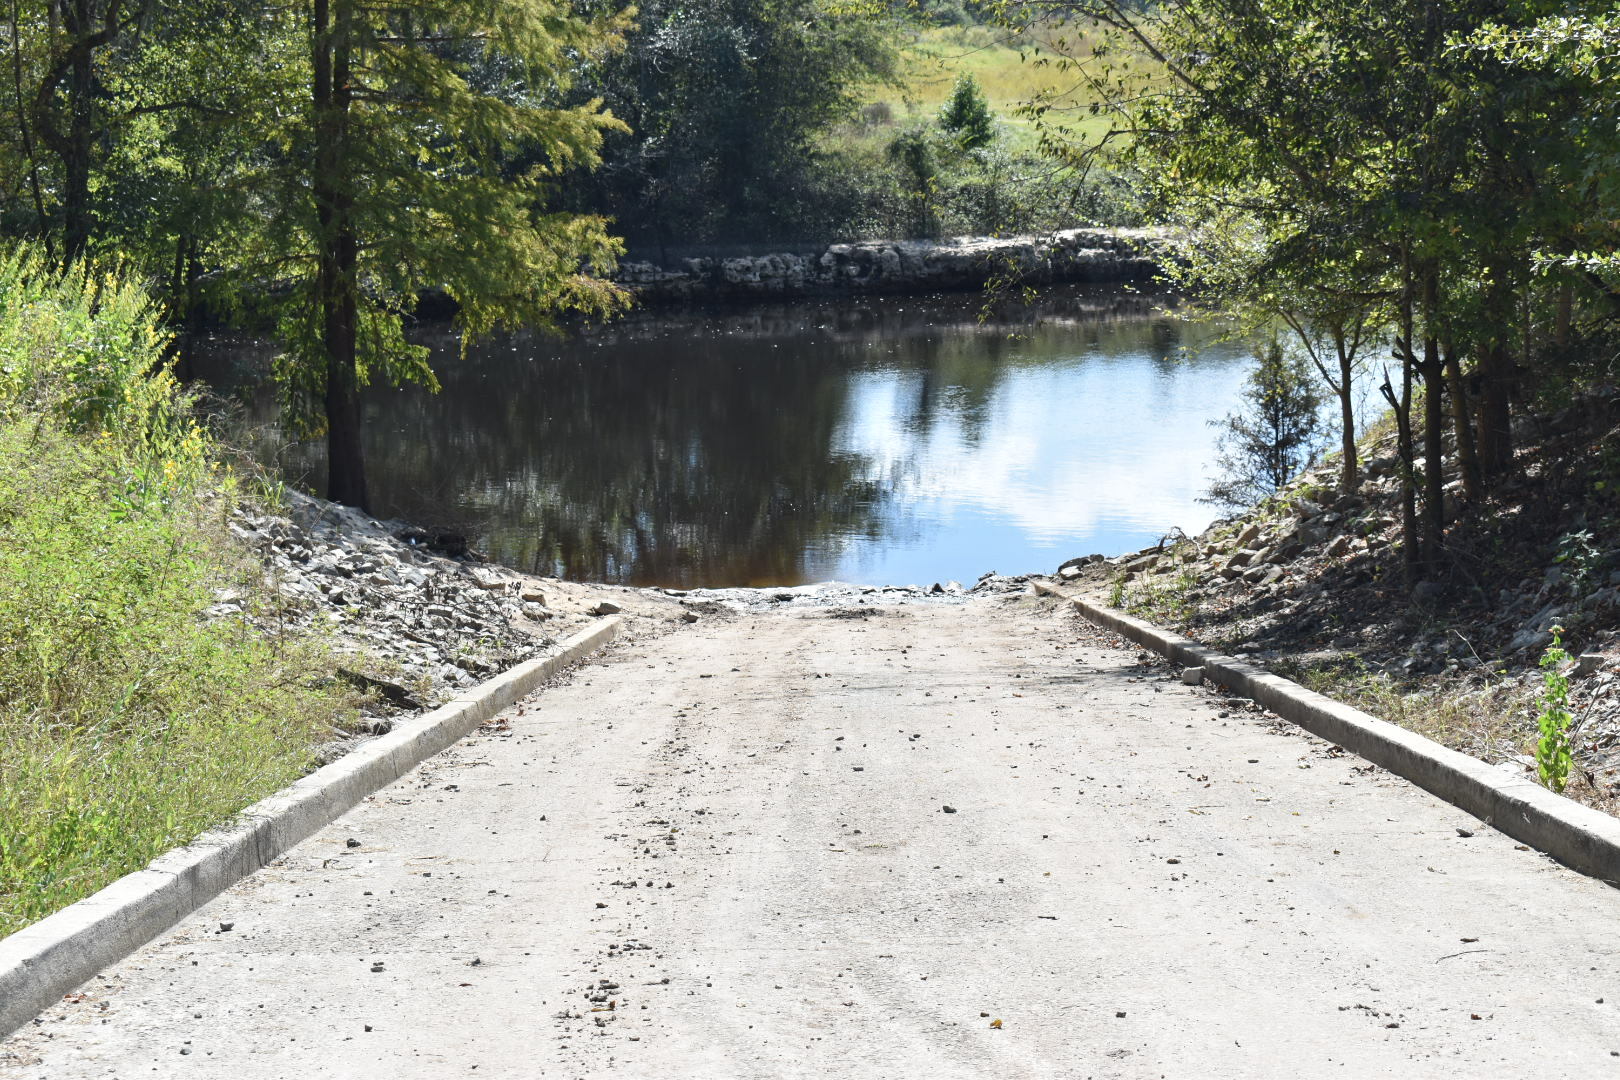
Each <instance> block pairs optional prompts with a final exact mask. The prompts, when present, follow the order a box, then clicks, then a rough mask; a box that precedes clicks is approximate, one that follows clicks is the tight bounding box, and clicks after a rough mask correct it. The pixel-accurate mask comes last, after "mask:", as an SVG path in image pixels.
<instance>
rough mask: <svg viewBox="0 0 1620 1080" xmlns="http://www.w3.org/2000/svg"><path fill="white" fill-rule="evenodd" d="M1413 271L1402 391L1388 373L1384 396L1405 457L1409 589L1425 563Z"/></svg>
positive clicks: (1404, 552)
mask: <svg viewBox="0 0 1620 1080" xmlns="http://www.w3.org/2000/svg"><path fill="white" fill-rule="evenodd" d="M1411 280H1412V279H1411V273H1410V270H1408V271H1407V273H1406V284H1405V287H1404V288H1403V289H1402V291H1401V308H1400V325H1401V338H1400V349H1399V352H1400V361H1401V392H1400V394H1399V395H1397V394H1396V393H1395V389H1394V388H1393V387H1392V386H1390V384H1389V374H1388V373H1387V372H1386V373H1385V375H1384V385H1383V387H1382V390H1383V394H1384V399H1385V400H1386V401H1388V402H1389V405H1390V408H1391V409H1392V410H1393V411H1394V413H1395V447H1396V452H1397V453H1398V454H1399V455H1400V459H1401V569H1402V572H1403V575H1404V577H1405V579H1406V586H1407V588H1411V587H1412V586H1413V585H1416V584H1417V581H1418V570H1419V567H1420V566H1421V565H1422V552H1421V550H1420V548H1421V547H1422V541H1421V540H1420V538H1419V535H1418V519H1417V471H1416V461H1415V459H1416V457H1417V454H1416V452H1415V448H1414V447H1413V443H1412V365H1413V357H1412V287H1411Z"/></svg>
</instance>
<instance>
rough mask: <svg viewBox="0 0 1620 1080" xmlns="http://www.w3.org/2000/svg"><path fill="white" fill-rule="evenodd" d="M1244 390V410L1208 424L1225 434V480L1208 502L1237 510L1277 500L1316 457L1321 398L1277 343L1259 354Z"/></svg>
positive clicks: (1219, 460)
mask: <svg viewBox="0 0 1620 1080" xmlns="http://www.w3.org/2000/svg"><path fill="white" fill-rule="evenodd" d="M1255 359H1256V361H1257V362H1258V363H1257V364H1256V366H1255V369H1254V370H1253V371H1252V372H1250V373H1249V378H1248V384H1247V385H1246V386H1245V387H1244V390H1243V410H1242V411H1241V412H1235V413H1231V414H1229V415H1227V416H1226V418H1225V419H1223V420H1212V421H1210V423H1212V424H1214V425H1215V426H1216V427H1219V428H1221V429H1222V431H1221V434H1220V437H1219V439H1218V445H1219V446H1220V452H1219V454H1218V455H1217V456H1216V459H1215V461H1216V464H1217V465H1218V466H1220V469H1221V477H1220V479H1218V480H1216V481H1215V482H1214V483H1212V484H1211V485H1210V487H1209V493H1208V496H1207V498H1206V499H1205V500H1204V501H1205V502H1211V503H1215V504H1217V505H1219V506H1225V507H1231V508H1239V507H1245V506H1250V505H1252V504H1254V503H1257V502H1259V501H1260V500H1262V499H1264V498H1266V497H1267V496H1269V495H1272V494H1274V493H1275V492H1276V491H1277V490H1278V489H1280V488H1281V487H1282V486H1283V485H1284V484H1286V483H1288V481H1290V480H1292V479H1293V478H1294V477H1296V476H1298V475H1299V474H1300V473H1301V472H1302V471H1304V469H1305V468H1306V466H1308V465H1310V463H1311V462H1312V460H1314V459H1315V457H1316V451H1317V437H1318V433H1319V432H1320V430H1321V411H1322V398H1321V396H1320V395H1319V394H1317V392H1316V390H1315V389H1314V388H1313V387H1312V386H1311V375H1310V371H1309V370H1308V369H1307V368H1306V366H1305V362H1304V361H1303V360H1302V359H1301V358H1300V357H1299V356H1297V355H1292V354H1290V353H1288V352H1287V351H1286V350H1285V349H1284V348H1283V347H1282V344H1281V343H1280V342H1278V341H1277V339H1275V338H1273V339H1272V340H1271V342H1270V344H1268V345H1267V346H1266V347H1265V348H1264V349H1260V350H1257V351H1256V353H1255Z"/></svg>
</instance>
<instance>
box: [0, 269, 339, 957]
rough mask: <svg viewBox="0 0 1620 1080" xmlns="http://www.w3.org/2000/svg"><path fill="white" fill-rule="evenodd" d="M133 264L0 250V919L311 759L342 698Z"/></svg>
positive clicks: (127, 860)
mask: <svg viewBox="0 0 1620 1080" xmlns="http://www.w3.org/2000/svg"><path fill="white" fill-rule="evenodd" d="M165 344H166V339H165V336H164V334H163V333H162V332H161V329H160V327H159V322H158V319H157V313H156V311H155V310H154V308H153V307H152V305H151V303H150V301H149V300H148V298H147V297H146V295H145V294H144V292H143V291H142V289H141V288H140V287H139V286H138V285H137V284H135V283H133V282H131V281H130V280H128V279H127V278H125V277H122V276H120V275H118V274H116V273H106V272H101V271H97V270H94V269H90V270H80V271H76V272H74V273H71V274H68V275H66V276H64V275H62V274H60V273H59V272H57V271H55V270H54V269H53V268H52V267H51V266H49V265H48V264H47V263H46V262H45V261H44V260H43V259H42V258H41V257H40V256H39V255H38V254H37V253H35V252H30V251H27V250H24V251H21V252H17V253H13V254H10V255H6V256H0V934H5V933H10V932H12V931H14V930H16V929H19V928H20V927H22V926H25V925H27V924H28V923H30V922H33V921H34V920H36V919H38V918H41V917H42V916H44V915H46V914H49V913H50V912H51V911H54V910H56V909H57V908H59V907H61V906H63V905H65V904H68V903H71V902H72V901H74V900H76V899H79V898H80V897H82V896H85V895H87V894H89V893H90V892H93V891H95V890H96V889H98V888H100V887H101V886H103V885H105V884H107V883H108V882H109V881H111V880H113V879H115V878H117V877H118V876H120V875H122V874H124V873H127V872H129V871H130V870H133V869H137V868H139V867H140V866H142V865H143V864H144V863H146V862H147V861H148V860H150V859H151V858H152V857H153V856H154V855H156V854H158V853H160V852H162V851H163V850H165V849H167V848H168V847H171V846H173V845H175V844H177V843H182V842H184V841H186V840H189V839H191V838H192V837H194V836H196V835H197V834H198V833H199V832H202V831H203V830H205V829H207V828H209V827H210V826H212V825H215V824H218V823H220V822H222V821H224V820H226V819H228V818H229V817H230V816H231V815H232V814H233V813H234V812H236V811H237V810H239V809H241V808H242V807H244V806H245V805H247V804H249V803H251V802H252V801H254V800H255V799H257V798H259V797H261V796H263V795H265V794H268V793H269V792H271V791H274V790H275V789H276V788H278V787H281V786H282V785H284V784H286V783H287V782H288V781H290V780H292V779H294V778H296V777H297V776H298V775H300V774H301V773H302V772H303V771H305V770H306V769H307V768H308V767H309V765H310V763H311V751H312V747H313V746H314V744H315V743H316V741H318V740H319V738H321V737H322V736H323V734H324V733H325V732H327V731H329V730H330V727H331V725H332V724H333V722H334V720H335V719H336V718H337V716H338V714H339V712H340V710H341V709H342V708H343V702H342V701H341V700H340V699H339V697H338V696H337V695H335V694H334V693H332V692H329V691H327V690H324V689H321V688H319V687H318V686H316V685H313V684H312V681H311V680H312V676H318V675H319V673H320V671H321V669H322V665H321V662H320V653H319V650H318V647H317V645H316V643H313V642H308V641H304V642H297V641H292V640H287V639H283V638H281V637H279V636H278V635H276V634H275V633H272V632H267V631H266V630H263V629H261V628H260V627H262V626H265V625H271V623H272V620H270V618H269V615H270V604H271V598H270V596H269V595H268V594H267V592H266V591H265V588H264V586H263V584H262V577H261V575H260V574H259V573H258V571H257V567H256V566H255V565H254V563H253V561H252V559H251V556H250V555H249V554H248V553H247V552H245V551H242V550H239V549H238V548H237V547H236V546H235V545H234V544H233V541H232V540H231V537H230V534H229V531H228V529H227V516H228V512H229V508H230V506H231V504H232V500H234V499H236V498H238V497H239V496H240V492H239V491H238V486H239V485H238V481H237V479H236V477H235V476H234V475H233V473H232V472H231V470H230V469H229V468H226V467H224V466H222V465H221V464H220V460H219V456H218V454H217V452H216V449H217V448H216V447H215V446H214V444H213V443H212V441H211V440H210V438H209V436H208V434H207V432H206V431H205V430H204V429H203V428H202V427H201V426H200V425H199V424H198V423H197V422H196V420H195V419H194V417H193V415H192V413H191V409H190V402H189V401H188V400H187V397H186V395H185V394H184V392H183V391H182V390H181V388H180V387H178V386H177V385H176V384H175V382H174V380H173V379H172V377H171V376H170V374H169V372H168V370H167V368H166V366H165V365H164V363H163V352H164V347H165Z"/></svg>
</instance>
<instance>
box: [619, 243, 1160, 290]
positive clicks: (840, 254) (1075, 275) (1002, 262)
mask: <svg viewBox="0 0 1620 1080" xmlns="http://www.w3.org/2000/svg"><path fill="white" fill-rule="evenodd" d="M1164 247H1165V242H1164V240H1163V239H1162V237H1160V236H1159V234H1157V233H1154V232H1152V231H1150V230H1144V229H1106V230H1104V229H1067V230H1063V231H1060V232H1056V233H1052V234H1049V235H1045V236H1009V237H955V238H952V239H946V240H868V241H862V242H859V243H849V244H833V245H831V246H829V247H827V248H825V249H823V250H820V251H814V252H803V253H792V252H782V253H776V254H769V255H741V256H731V257H725V256H710V257H701V258H687V259H680V260H675V261H672V264H671V265H667V266H661V265H658V264H657V263H652V262H645V261H627V262H623V263H620V264H619V270H618V273H617V275H616V277H615V280H616V281H617V282H618V283H619V284H620V285H623V286H625V287H626V288H628V289H629V290H630V291H631V292H633V293H634V294H635V295H636V298H637V300H638V301H640V302H641V303H644V304H645V303H671V302H681V303H689V302H692V301H701V300H714V299H734V298H759V297H786V296H819V295H828V294H846V293H910V292H929V291H939V290H950V289H965V288H977V287H978V286H980V285H983V284H984V283H985V282H986V281H988V280H990V279H991V278H992V277H993V276H996V275H999V274H1004V273H1007V272H1009V271H1012V272H1013V273H1015V274H1016V275H1017V276H1018V278H1019V280H1020V281H1028V282H1039V283H1043V284H1044V283H1050V282H1066V281H1067V282H1075V281H1078V282H1100V281H1138V280H1145V279H1148V278H1151V277H1152V276H1153V275H1154V274H1155V273H1157V272H1158V269H1159V267H1160V265H1161V263H1162V261H1163V259H1164V258H1165V257H1166V254H1165V251H1164Z"/></svg>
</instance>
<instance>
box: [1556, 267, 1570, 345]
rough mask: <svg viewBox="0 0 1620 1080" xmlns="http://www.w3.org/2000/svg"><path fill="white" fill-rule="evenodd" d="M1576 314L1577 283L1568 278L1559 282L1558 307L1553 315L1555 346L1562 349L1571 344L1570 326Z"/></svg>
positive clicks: (1562, 278) (1561, 278)
mask: <svg viewBox="0 0 1620 1080" xmlns="http://www.w3.org/2000/svg"><path fill="white" fill-rule="evenodd" d="M1574 312H1575V283H1574V282H1572V281H1570V280H1569V278H1567V277H1560V278H1559V280H1558V300H1557V307H1556V308H1555V309H1554V313H1553V344H1554V345H1556V346H1558V347H1559V348H1560V349H1562V348H1564V347H1565V346H1567V345H1568V344H1569V324H1570V321H1571V319H1572V317H1573V315H1574Z"/></svg>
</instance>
